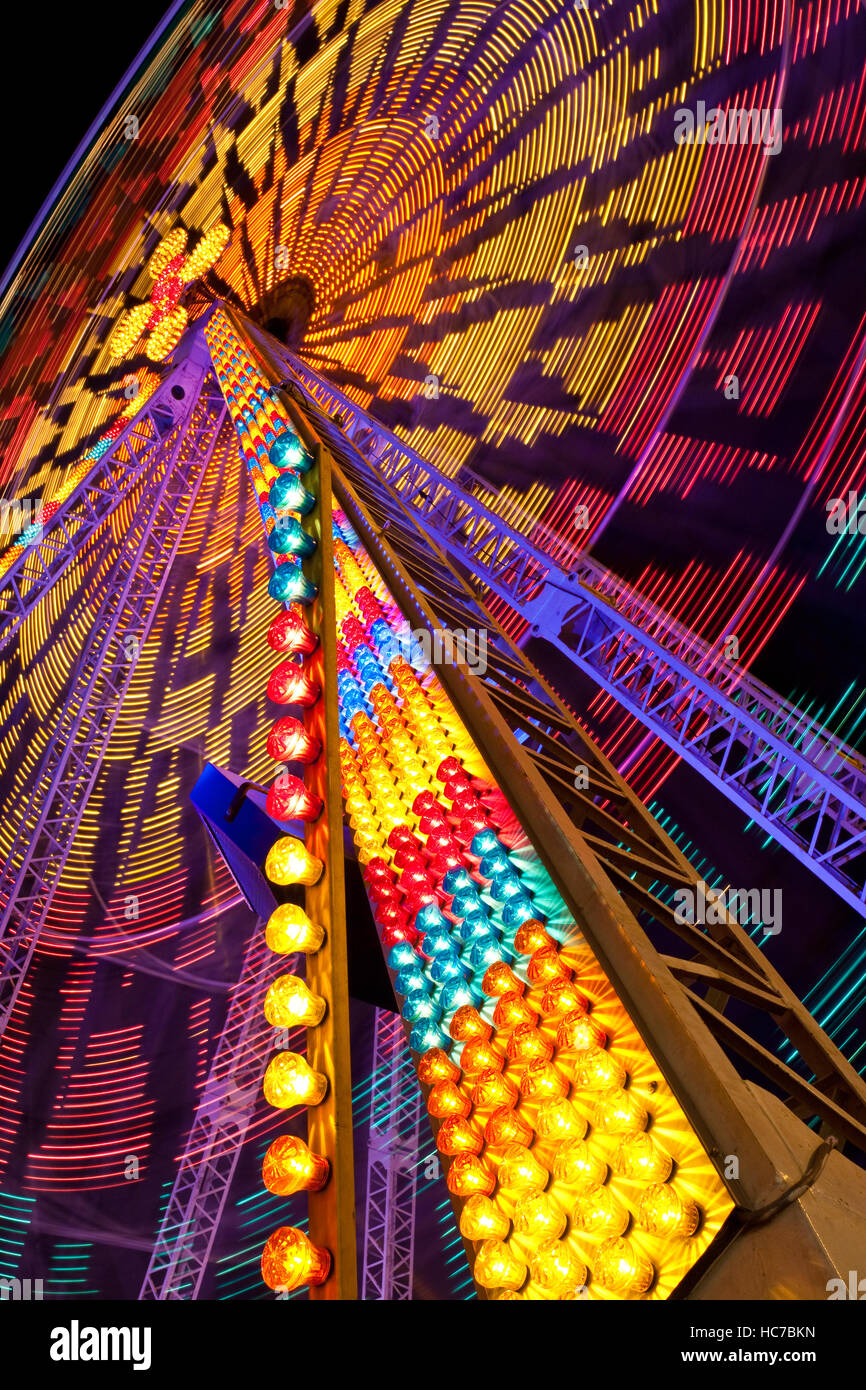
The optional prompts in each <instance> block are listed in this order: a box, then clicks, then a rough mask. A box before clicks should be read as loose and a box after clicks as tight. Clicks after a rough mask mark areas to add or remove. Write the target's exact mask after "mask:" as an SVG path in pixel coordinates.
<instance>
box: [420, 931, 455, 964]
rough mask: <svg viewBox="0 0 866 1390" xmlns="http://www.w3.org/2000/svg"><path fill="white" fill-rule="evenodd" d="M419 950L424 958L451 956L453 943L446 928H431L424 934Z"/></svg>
mask: <svg viewBox="0 0 866 1390" xmlns="http://www.w3.org/2000/svg"><path fill="white" fill-rule="evenodd" d="M421 950H422V951H423V952H424V955H425V956H433V957H435V956H453V955H454V942H453V940H452V938H451V933H450V931H449V930H448V928H447V927H446V926H444V925H443V926H441V927H431V929H430V930H429V931H427V932H425V933H424V939H423V941H422V942H421Z"/></svg>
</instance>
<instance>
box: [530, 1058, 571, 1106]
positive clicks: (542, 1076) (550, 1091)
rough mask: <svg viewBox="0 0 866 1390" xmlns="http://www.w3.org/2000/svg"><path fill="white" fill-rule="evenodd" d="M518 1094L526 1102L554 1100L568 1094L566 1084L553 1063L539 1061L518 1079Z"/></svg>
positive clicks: (533, 1063)
mask: <svg viewBox="0 0 866 1390" xmlns="http://www.w3.org/2000/svg"><path fill="white" fill-rule="evenodd" d="M520 1094H521V1095H522V1096H524V1097H525V1098H526V1099H527V1100H536V1101H541V1100H556V1099H558V1098H561V1097H563V1096H566V1095H567V1094H568V1082H567V1080H566V1079H565V1077H564V1076H563V1074H562V1072H561V1071H559V1070H558V1069H557V1068H556V1067H555V1066H554V1064H553V1062H544V1061H542V1060H541V1059H539V1060H538V1061H536V1062H530V1063H529V1066H528V1067H527V1068H526V1071H525V1072H524V1073H523V1075H522V1077H521V1078H520Z"/></svg>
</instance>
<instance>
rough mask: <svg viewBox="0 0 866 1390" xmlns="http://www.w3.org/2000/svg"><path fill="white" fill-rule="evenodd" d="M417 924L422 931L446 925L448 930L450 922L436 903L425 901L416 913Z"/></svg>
mask: <svg viewBox="0 0 866 1390" xmlns="http://www.w3.org/2000/svg"><path fill="white" fill-rule="evenodd" d="M415 926H416V927H417V928H418V930H419V931H420V932H428V931H431V930H432V928H433V927H445V928H446V930H448V923H447V921H446V919H445V918H444V917H443V915H442V911H441V909H440V908H439V907H437V905H436V903H425V904H424V906H423V907H421V908H419V909H418V912H417V913H416V914H415Z"/></svg>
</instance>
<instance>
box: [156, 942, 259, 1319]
mask: <svg viewBox="0 0 866 1390" xmlns="http://www.w3.org/2000/svg"><path fill="white" fill-rule="evenodd" d="M279 964H280V963H279V961H278V960H277V961H276V963H275V957H274V956H273V953H272V952H271V951H269V950H268V948H267V946H266V945H265V939H264V923H262V922H261V921H257V922H256V927H255V930H254V931H253V933H252V935H251V937H250V941H249V944H248V946H247V950H246V954H245V956H244V963H243V967H242V970H241V975H240V978H239V980H238V983H237V986H236V988H235V990H234V993H233V995H232V1000H231V1004H230V1005H229V1012H228V1016H227V1018H226V1022H225V1026H224V1028H223V1031H222V1033H221V1035H220V1039H219V1043H218V1045H217V1050H216V1053H215V1054H214V1059H213V1062H212V1063H211V1069H210V1072H209V1074H208V1079H207V1082H206V1083H205V1087H204V1090H203V1091H202V1095H201V1099H200V1101H199V1104H198V1108H197V1110H196V1114H195V1119H194V1120H193V1124H192V1127H191V1128H190V1132H189V1135H188V1137H187V1141H186V1145H185V1147H184V1151H183V1155H182V1157H181V1159H180V1163H179V1164H178V1170H177V1177H176V1178H175V1180H174V1186H173V1187H172V1190H171V1196H170V1197H169V1200H168V1205H167V1206H166V1209H165V1214H164V1216H163V1218H162V1223H161V1225H160V1228H159V1233H158V1235H157V1238H156V1242H155V1244H154V1247H153V1254H152V1255H151V1258H150V1263H149V1265H148V1267H147V1273H146V1275H145V1277H144V1282H143V1284H142V1286H141V1293H140V1294H139V1299H143V1300H151V1299H157V1300H160V1301H162V1300H167V1299H174V1300H191V1299H195V1298H197V1297H198V1294H199V1290H200V1288H201V1284H202V1280H203V1278H204V1275H205V1271H206V1269H207V1265H208V1260H209V1259H210V1254H211V1250H212V1248H213V1243H214V1238H215V1236H216V1233H217V1231H218V1229H219V1224H220V1221H221V1219H222V1214H223V1210H224V1208H225V1204H226V1201H227V1199H228V1195H229V1191H230V1189H231V1184H232V1178H233V1177H234V1173H235V1169H236V1167H237V1163H238V1158H239V1157H240V1151H241V1146H242V1144H243V1140H244V1137H245V1135H246V1132H247V1129H248V1127H249V1123H250V1120H251V1118H252V1115H253V1112H254V1110H255V1108H256V1104H257V1102H258V1099H259V1096H260V1095H261V1088H262V1078H263V1076H264V1073H265V1067H266V1065H267V1061H268V1057H269V1055H270V1047H271V1043H272V1030H271V1029H270V1028H269V1027H268V1025H267V1024H266V1023H265V1021H264V1013H263V1012H262V1001H263V999H264V995H265V991H266V989H267V987H268V984H269V983H270V981H271V979H272V978H273V976H274V975H275V974H276V973H277V970H278V968H279ZM263 1034H266V1036H265V1037H263V1036H262V1035H263Z"/></svg>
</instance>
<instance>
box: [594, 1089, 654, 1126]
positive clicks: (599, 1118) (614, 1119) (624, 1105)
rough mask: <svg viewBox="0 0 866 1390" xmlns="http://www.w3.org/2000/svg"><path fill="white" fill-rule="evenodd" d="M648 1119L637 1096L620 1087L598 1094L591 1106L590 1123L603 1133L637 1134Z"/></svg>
mask: <svg viewBox="0 0 866 1390" xmlns="http://www.w3.org/2000/svg"><path fill="white" fill-rule="evenodd" d="M648 1119H649V1116H648V1115H647V1112H646V1108H645V1107H644V1106H643V1105H642V1104H641V1102H640V1101H639V1100H638V1098H637V1096H635V1095H633V1094H632V1092H631V1091H623V1090H622V1089H621V1087H615V1088H614V1089H613V1090H612V1091H606V1092H605V1093H604V1094H603V1095H600V1096H599V1097H598V1099H597V1100H596V1101H595V1103H594V1105H593V1107H592V1123H593V1124H594V1125H595V1127H596V1129H598V1130H601V1132H602V1133H603V1134H637V1133H638V1131H639V1130H642V1129H646V1124H647V1120H648Z"/></svg>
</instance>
